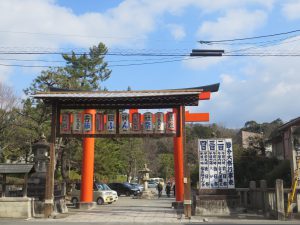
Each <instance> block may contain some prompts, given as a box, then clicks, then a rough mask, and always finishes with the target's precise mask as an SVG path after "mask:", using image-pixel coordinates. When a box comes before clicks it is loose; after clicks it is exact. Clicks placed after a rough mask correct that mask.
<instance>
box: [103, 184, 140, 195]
mask: <svg viewBox="0 0 300 225" xmlns="http://www.w3.org/2000/svg"><path fill="white" fill-rule="evenodd" d="M108 186H109V187H110V188H111V189H112V190H114V191H116V192H117V193H118V196H120V195H126V196H130V195H134V196H136V195H138V194H139V193H140V190H139V189H138V188H134V187H132V186H131V185H130V184H129V183H110V184H108Z"/></svg>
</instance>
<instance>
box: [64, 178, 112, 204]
mask: <svg viewBox="0 0 300 225" xmlns="http://www.w3.org/2000/svg"><path fill="white" fill-rule="evenodd" d="M80 187H81V184H80V183H76V184H75V185H74V186H73V188H72V189H71V191H70V193H69V194H70V197H71V202H72V203H73V205H76V204H77V203H78V202H79V200H80ZM93 201H95V202H96V203H97V204H98V205H102V204H104V203H108V204H111V203H113V201H114V197H113V192H112V191H111V190H100V189H99V188H98V187H97V185H96V184H94V191H93Z"/></svg>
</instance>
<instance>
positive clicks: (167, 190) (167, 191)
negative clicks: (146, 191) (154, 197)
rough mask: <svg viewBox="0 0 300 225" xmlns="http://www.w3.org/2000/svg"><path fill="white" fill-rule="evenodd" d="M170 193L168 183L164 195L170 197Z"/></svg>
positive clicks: (169, 184)
mask: <svg viewBox="0 0 300 225" xmlns="http://www.w3.org/2000/svg"><path fill="white" fill-rule="evenodd" d="M170 193H171V183H170V182H168V183H167V186H166V194H167V196H168V197H170Z"/></svg>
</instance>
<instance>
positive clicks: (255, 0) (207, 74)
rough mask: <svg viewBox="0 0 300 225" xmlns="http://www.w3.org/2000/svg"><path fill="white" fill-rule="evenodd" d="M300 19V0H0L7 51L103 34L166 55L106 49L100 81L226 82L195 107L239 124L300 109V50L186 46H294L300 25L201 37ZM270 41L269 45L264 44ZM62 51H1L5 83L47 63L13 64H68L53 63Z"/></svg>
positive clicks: (86, 40) (63, 45) (24, 83)
mask: <svg viewBox="0 0 300 225" xmlns="http://www.w3.org/2000/svg"><path fill="white" fill-rule="evenodd" d="M299 22H300V0H285V1H280V0H264V1H263V0H244V1H240V0H218V1H217V0H164V1H161V0H124V1H117V0H110V1H104V0H102V1H100V0H99V1H95V0H85V1H83V0H77V1H69V0H10V1H1V2H0V33H1V35H0V41H1V44H0V52H20V51H28V52H34V51H50V52H53V51H58V52H60V51H65V50H67V51H70V50H73V49H74V50H75V51H87V49H88V48H89V47H91V46H92V45H96V44H98V43H99V42H103V43H104V44H106V45H107V47H108V48H109V51H110V52H112V53H116V52H121V53H155V54H159V53H161V54H169V55H172V56H168V57H162V56H134V57H132V56H107V57H106V61H107V62H108V64H109V66H110V68H111V69H112V75H111V78H110V79H109V80H107V81H106V82H104V83H103V86H105V87H107V88H108V89H109V90H125V89H127V87H128V86H130V87H131V88H132V89H134V90H143V89H167V88H183V87H194V86H201V85H208V84H212V83H220V91H219V92H218V93H215V94H213V95H212V98H211V100H210V101H206V102H200V105H199V107H192V108H190V109H189V110H190V111H194V112H210V114H211V121H210V122H214V123H219V124H221V125H224V126H227V127H233V128H239V127H241V126H243V125H244V123H245V122H246V121H249V120H256V121H257V122H271V121H273V120H275V119H277V118H281V119H283V120H284V121H288V120H290V119H293V118H295V117H298V116H299V112H300V104H297V102H298V95H299V91H300V76H299V74H298V73H299V72H298V71H299V70H300V64H299V57H246V56H243V57H229V56H224V57H221V58H190V57H185V56H178V55H188V54H189V53H190V52H191V50H192V49H194V48H199V49H200V48H213V49H224V50H225V52H228V53H229V52H231V51H237V50H240V49H245V48H247V49H248V48H249V49H250V50H247V51H246V52H244V53H248V54H250V53H253V54H262V53H268V54H282V53H285V54H286V53H288V54H295V53H297V52H299V42H300V41H299V40H298V39H300V36H298V35H300V32H295V33H291V34H287V35H282V36H274V37H270V38H262V39H253V40H251V41H250V40H249V41H244V42H242V41H235V42H231V43H228V42H227V43H222V44H218V45H217V44H213V45H209V46H207V45H200V44H198V43H197V41H198V40H223V39H234V38H240V37H253V36H260V35H267V34H275V33H281V32H286V31H291V30H297V29H300V26H299V24H300V23H299ZM283 38H285V39H283ZM268 41H269V42H270V41H271V42H270V43H271V44H268V45H265V46H262V44H260V42H263V43H266V42H268ZM269 42H268V43H269ZM24 60H30V61H24ZM39 60H46V61H50V62H42V61H39ZM57 60H58V61H61V60H62V59H61V57H60V56H58V55H43V56H41V55H14V54H10V55H5V54H1V55H0V82H3V83H5V84H7V85H10V86H12V87H13V88H14V90H15V91H16V93H17V94H18V95H19V96H22V90H23V89H24V88H26V87H28V86H29V85H30V83H31V82H32V80H33V79H34V78H35V77H36V76H38V75H39V74H40V72H41V70H42V69H46V68H39V67H36V68H32V67H29V68H26V67H16V66H12V65H26V66H32V65H34V66H60V65H63V62H53V61H57ZM165 61H173V62H165ZM147 63H151V64H147ZM132 64H142V65H132ZM4 65H6V66H4ZM9 65H11V66H9ZM120 65H121V66H120Z"/></svg>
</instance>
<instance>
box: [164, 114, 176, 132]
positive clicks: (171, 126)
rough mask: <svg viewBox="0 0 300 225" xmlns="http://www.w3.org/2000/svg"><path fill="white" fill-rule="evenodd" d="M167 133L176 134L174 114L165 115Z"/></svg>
mask: <svg viewBox="0 0 300 225" xmlns="http://www.w3.org/2000/svg"><path fill="white" fill-rule="evenodd" d="M166 132H167V133H176V122H175V114H174V113H173V112H168V113H167V128H166Z"/></svg>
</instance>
